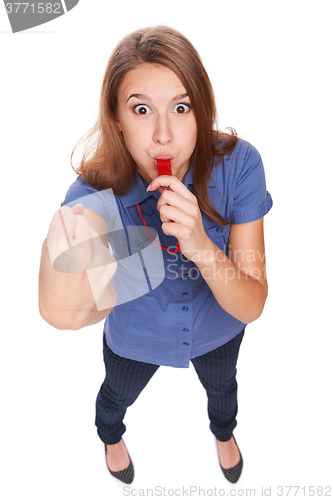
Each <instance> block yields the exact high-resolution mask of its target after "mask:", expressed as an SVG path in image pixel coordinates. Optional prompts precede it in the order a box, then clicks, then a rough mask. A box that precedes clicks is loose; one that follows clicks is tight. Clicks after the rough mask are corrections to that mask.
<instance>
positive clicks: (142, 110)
mask: <svg viewBox="0 0 333 500" xmlns="http://www.w3.org/2000/svg"><path fill="white" fill-rule="evenodd" d="M133 109H134V112H135V113H137V114H138V115H147V114H148V113H151V110H150V109H149V108H148V106H146V105H145V104H137V105H136V106H134V108H133Z"/></svg>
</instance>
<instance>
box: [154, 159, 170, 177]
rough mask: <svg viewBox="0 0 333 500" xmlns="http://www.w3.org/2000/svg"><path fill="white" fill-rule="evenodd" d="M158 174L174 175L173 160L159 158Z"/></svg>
mask: <svg viewBox="0 0 333 500" xmlns="http://www.w3.org/2000/svg"><path fill="white" fill-rule="evenodd" d="M157 169H158V175H172V171H171V160H170V159H169V158H168V159H166V160H161V159H158V160H157Z"/></svg>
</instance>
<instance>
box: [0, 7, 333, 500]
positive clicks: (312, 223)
mask: <svg viewBox="0 0 333 500" xmlns="http://www.w3.org/2000/svg"><path fill="white" fill-rule="evenodd" d="M332 13H333V12H332V3H331V2H329V1H320V0H319V1H317V2H308V1H293V0H289V1H279V2H277V1H276V2H273V1H269V0H268V1H267V0H266V1H255V0H251V1H230V0H228V1H226V0H218V1H217V0H216V1H209V0H207V1H205V2H203V3H199V2H193V0H190V1H187V0H182V1H179V0H177V1H174V0H169V1H168V2H165V3H162V2H153V1H147V0H141V1H140V2H139V1H126V2H125V1H124V2H118V1H117V2H116V1H113V0H109V1H106V0H81V1H80V3H79V4H78V5H77V6H76V7H75V8H74V9H73V10H72V11H70V12H69V13H68V14H66V15H64V16H62V17H60V18H58V19H56V20H54V21H52V22H50V23H48V24H46V25H43V26H40V27H36V28H34V29H31V30H28V31H26V32H22V33H17V34H12V33H11V31H10V25H9V21H8V19H7V17H6V13H5V9H4V7H2V6H0V31H1V33H0V45H1V48H0V57H1V75H2V76H1V81H0V90H1V92H0V109H1V114H0V117H1V118H0V119H1V134H0V136H1V174H0V175H1V235H2V245H1V263H2V276H1V285H2V300H1V304H2V315H1V316H2V322H1V346H0V356H1V358H0V367H1V407H2V410H1V427H0V432H1V436H0V437H1V446H0V453H1V461H2V463H1V476H2V479H1V483H0V484H1V486H0V490H3V493H2V492H1V491H0V494H1V497H2V498H4V499H6V500H9V499H15V500H16V499H25V498H29V499H30V498H31V499H34V500H40V499H43V500H44V499H47V500H53V499H54V500H55V499H56V500H58V499H60V498H61V499H63V500H69V499H92V498H98V499H111V498H120V497H123V494H125V490H123V488H122V483H120V482H118V481H117V480H115V479H114V478H112V477H111V476H110V474H108V472H107V469H106V467H105V460H104V449H103V445H102V442H101V441H100V440H99V438H98V436H97V433H96V429H95V425H94V406H95V398H96V395H97V392H98V390H99V387H100V384H101V383H102V380H103V377H104V365H103V361H102V323H100V324H97V325H95V326H92V327H89V328H85V329H83V330H82V331H58V330H56V329H54V328H52V327H51V326H49V325H48V324H47V323H46V322H45V321H43V320H42V318H41V317H40V315H39V311H38V271H39V260H40V252H41V246H42V242H43V240H44V238H45V236H46V234H47V230H48V225H49V222H50V220H51V217H52V215H53V213H54V212H55V211H56V210H57V209H58V208H59V205H60V203H61V202H62V201H63V199H64V195H65V193H66V190H67V188H68V186H69V185H70V184H71V183H72V182H73V181H74V179H75V177H76V175H75V173H74V172H73V171H72V169H71V167H70V154H71V151H72V149H73V147H74V146H75V144H76V143H77V141H78V140H79V139H80V137H81V136H82V135H83V134H84V133H85V132H86V131H87V130H88V129H89V128H90V127H91V126H92V125H93V123H94V120H95V119H96V117H97V112H98V100H99V92H100V86H101V82H102V77H103V73H104V69H105V66H106V63H107V60H108V58H109V56H110V54H111V52H112V50H113V48H114V46H115V44H116V43H117V42H118V41H119V39H120V38H122V37H123V36H124V35H126V34H127V33H129V32H131V31H133V30H135V29H138V28H141V27H145V26H150V25H154V24H155V25H157V24H167V25H170V26H172V27H174V28H176V29H178V30H179V31H181V32H182V33H183V34H184V35H185V36H187V37H188V38H189V39H190V40H191V42H192V43H193V44H194V46H195V47H196V48H197V50H198V51H199V53H200V54H201V56H202V59H203V62H204V64H205V66H206V69H207V71H208V73H209V75H210V77H211V80H212V83H213V86H214V89H215V94H216V100H217V105H218V113H219V127H220V129H224V128H225V127H228V126H232V127H234V128H235V129H236V131H237V132H238V134H239V135H240V136H241V137H243V138H245V139H246V140H248V141H249V142H251V143H252V144H253V145H254V146H255V147H256V148H257V149H258V150H259V152H260V153H261V155H262V158H263V161H264V165H265V170H266V180H267V188H268V190H269V191H270V193H271V195H272V197H273V201H274V206H273V208H272V210H271V211H270V212H269V214H268V215H267V217H266V218H265V236H266V254H267V271H268V278H269V287H270V290H269V298H268V300H267V303H266V307H265V311H264V313H263V314H262V316H261V317H260V318H259V319H258V320H257V321H256V322H255V323H253V324H250V325H249V326H248V327H247V330H246V336H245V338H244V341H243V345H242V347H241V352H240V356H239V363H238V384H239V412H238V426H237V428H236V430H235V436H236V439H237V442H238V444H239V446H240V449H241V451H242V454H243V457H244V469H243V473H242V476H241V478H240V480H239V482H238V483H237V485H236V486H235V487H236V490H237V491H238V493H236V495H238V496H246V492H245V490H246V489H247V488H254V489H255V490H256V497H261V496H262V487H264V488H265V489H267V488H269V487H271V488H272V490H271V493H272V496H273V497H276V496H277V492H278V491H277V487H278V486H288V485H289V486H291V485H293V486H300V487H303V486H304V487H305V488H306V489H305V490H302V491H301V490H300V491H299V492H298V494H297V496H296V498H297V497H303V498H307V497H308V494H307V493H306V494H305V495H304V491H305V492H307V491H308V490H307V488H308V487H309V486H316V487H317V486H332V461H331V446H332V417H333V415H332V405H331V394H332V388H331V386H332V364H331V353H332V347H333V343H332V326H331V316H330V315H331V313H332V292H331V283H332V273H331V249H332V247H331V243H332V237H331V214H332V209H331V199H330V198H331V181H332V175H331V170H332V166H333V165H332V154H331V152H332V142H331V140H332V132H333V130H332V97H331V90H332V88H333V82H332V71H331V64H332V42H333V40H332V38H333V37H332V24H331V20H332ZM125 423H126V425H127V432H126V434H125V435H124V440H125V443H126V445H127V447H128V450H129V452H130V455H131V457H132V459H133V462H134V465H135V473H136V477H135V480H134V482H133V483H132V485H131V489H128V493H129V492H131V493H130V496H134V495H135V494H136V495H137V496H139V490H140V489H142V488H146V489H147V488H155V487H157V486H159V487H161V488H166V491H165V496H166V495H168V491H167V490H171V491H170V492H169V496H172V492H173V493H174V496H176V495H177V493H178V491H176V489H177V488H182V487H183V486H184V487H185V488H189V487H190V486H192V487H193V488H194V487H195V486H196V487H197V488H199V487H201V488H206V496H208V495H209V494H210V495H211V496H212V495H213V494H214V488H217V490H216V491H217V494H218V490H220V489H221V488H224V489H225V494H226V495H227V493H229V495H230V489H231V488H233V487H234V486H233V485H230V483H228V482H227V481H226V480H225V478H224V477H223V475H222V472H221V470H220V468H219V464H218V459H217V449H216V444H215V439H214V436H213V435H212V433H211V432H210V430H209V427H208V425H209V423H208V417H207V412H206V396H205V393H204V390H203V388H202V386H201V384H200V382H199V380H198V378H197V376H196V374H195V372H194V370H193V368H192V367H191V368H190V369H172V368H166V367H162V368H160V370H159V371H158V372H157V374H156V375H155V377H154V378H153V379H152V380H151V382H150V383H149V385H148V386H147V388H146V389H145V391H144V392H143V393H142V394H141V396H140V398H139V399H138V400H137V402H136V403H135V404H134V405H133V407H131V408H130V409H129V410H128V412H127V415H126V418H125ZM209 489H210V490H211V491H210V492H209V491H208V490H209ZM241 490H243V491H241ZM160 491H161V492H162V493H163V490H160ZM192 491H193V490H192ZM286 491H287V490H285V494H284V495H283V497H285V498H287V496H286ZM295 491H296V490H295V489H293V490H292V491H291V492H290V494H289V497H288V498H291V497H295ZM326 491H327V492H328V490H326ZM188 492H189V490H188ZM141 493H142V492H141ZM266 493H268V491H266ZM328 493H329V492H328ZM148 494H149V492H146V495H148ZM330 494H331V495H333V489H331V491H330ZM150 496H152V495H151V492H150ZM155 496H156V497H157V495H155ZM247 496H250V493H248V494H247ZM252 496H253V494H252ZM266 496H267V495H266ZM198 497H199V493H198V492H197V493H196V494H195V493H192V498H198ZM201 497H203V492H201ZM309 498H310V497H309Z"/></svg>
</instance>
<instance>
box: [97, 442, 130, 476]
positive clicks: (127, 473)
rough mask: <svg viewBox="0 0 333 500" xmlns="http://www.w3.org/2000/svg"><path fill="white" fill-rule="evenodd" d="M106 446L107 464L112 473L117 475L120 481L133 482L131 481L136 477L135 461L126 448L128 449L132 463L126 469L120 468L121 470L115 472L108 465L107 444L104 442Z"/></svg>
mask: <svg viewBox="0 0 333 500" xmlns="http://www.w3.org/2000/svg"><path fill="white" fill-rule="evenodd" d="M124 446H125V443H124ZM104 447H105V461H106V466H107V468H108V471H109V472H110V474H111V475H112V476H113V477H115V478H116V479H119V481H122V482H123V483H126V484H131V482H132V481H133V479H134V465H133V462H132V459H131V457H130V455H129V453H128V451H127V448H126V446H125V448H126V451H127V453H128V456H129V459H130V464H129V466H128V467H126V469H123V470H120V471H117V472H113V471H112V470H110V469H109V467H108V462H107V460H106V444H105V443H104Z"/></svg>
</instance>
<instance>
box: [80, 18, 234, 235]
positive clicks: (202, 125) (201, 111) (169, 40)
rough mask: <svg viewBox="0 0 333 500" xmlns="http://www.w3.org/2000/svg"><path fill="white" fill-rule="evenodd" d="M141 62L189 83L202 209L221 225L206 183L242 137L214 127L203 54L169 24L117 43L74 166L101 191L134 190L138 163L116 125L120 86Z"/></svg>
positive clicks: (212, 100) (197, 188) (195, 171)
mask: <svg viewBox="0 0 333 500" xmlns="http://www.w3.org/2000/svg"><path fill="white" fill-rule="evenodd" d="M142 63H154V64H162V65H164V66H167V67H168V68H170V69H171V70H173V71H174V72H175V73H176V74H177V76H178V78H179V79H180V81H181V82H182V84H183V85H184V87H185V89H186V91H187V93H188V96H189V98H190V101H191V104H192V107H193V110H194V114H195V118H196V123H197V131H198V134H197V143H196V146H195V149H194V152H193V155H192V160H193V184H194V194H195V196H196V197H197V200H198V204H199V207H200V208H201V210H202V211H203V212H205V213H206V214H207V215H208V216H209V217H211V218H212V219H213V220H215V221H216V222H217V223H219V224H222V225H225V224H227V221H226V220H225V219H223V217H221V215H220V214H219V213H218V212H217V211H216V210H215V208H214V206H213V205H212V203H211V202H210V200H209V197H208V188H207V185H208V180H209V177H210V174H211V171H212V168H213V165H214V161H215V160H216V159H219V161H221V159H222V158H223V157H224V156H225V154H227V153H229V152H231V151H232V150H233V149H234V148H235V146H236V144H237V140H238V138H237V135H236V133H235V131H234V130H233V129H230V132H231V133H230V134H228V133H224V132H220V131H219V130H217V129H215V128H214V127H215V125H216V105H215V98H214V93H213V88H212V85H211V82H210V80H209V77H208V75H207V72H206V70H205V68H204V66H203V64H202V62H201V59H200V56H199V54H198V53H197V51H196V50H195V48H194V47H193V45H192V44H191V43H190V42H189V41H188V40H187V39H186V38H185V37H184V36H183V35H182V34H181V33H179V32H178V31H176V30H175V29H173V28H170V27H168V26H156V27H152V28H144V29H139V30H137V31H135V32H133V33H130V34H129V35H127V36H126V37H125V38H123V39H122V40H121V41H120V42H119V43H118V45H117V46H116V48H115V49H114V51H113V53H112V55H111V57H110V59H109V61H108V64H107V67H106V71H105V75H104V79H103V84H102V90H101V97H100V109H99V116H98V120H97V122H96V124H95V125H94V126H93V128H92V129H91V130H90V131H89V132H88V133H87V134H86V135H85V136H84V137H83V138H82V139H81V140H80V141H79V143H78V144H80V143H81V141H87V146H86V148H85V150H84V152H83V155H82V159H81V162H80V165H79V167H78V169H77V170H75V168H74V167H73V165H72V168H73V169H74V171H75V172H76V173H77V174H80V175H81V177H82V178H83V179H84V180H85V181H86V182H87V183H88V184H90V185H91V186H93V187H95V188H96V189H107V188H112V189H113V192H114V194H115V195H118V196H121V195H124V194H126V193H127V192H128V191H129V190H130V189H131V186H132V182H133V177H134V174H135V171H136V165H135V162H134V160H133V158H132V157H131V155H130V153H129V152H128V150H127V147H126V145H125V142H124V139H123V137H122V135H121V133H120V132H119V130H118V128H117V126H116V122H115V118H116V116H117V107H118V89H119V86H120V84H121V82H122V80H123V78H124V76H125V74H126V73H127V72H128V71H129V70H131V69H134V68H136V67H138V66H139V65H140V64H142ZM78 144H77V146H78ZM77 146H75V148H76V147H77ZM75 148H74V150H75ZM74 150H73V152H72V156H71V159H72V158H73V153H74ZM215 163H216V161H215Z"/></svg>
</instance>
